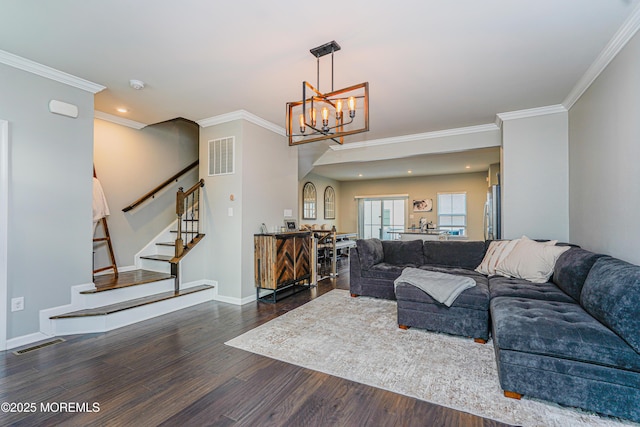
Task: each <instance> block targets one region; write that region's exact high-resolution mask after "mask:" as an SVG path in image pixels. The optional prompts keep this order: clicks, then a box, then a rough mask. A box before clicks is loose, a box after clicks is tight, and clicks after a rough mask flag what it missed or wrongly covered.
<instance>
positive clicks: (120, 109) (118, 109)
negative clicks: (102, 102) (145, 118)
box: [116, 107, 129, 113]
mask: <svg viewBox="0 0 640 427" xmlns="http://www.w3.org/2000/svg"><path fill="white" fill-rule="evenodd" d="M116 110H117V111H118V113H128V112H129V110H127V109H126V108H124V107H120V108H116Z"/></svg>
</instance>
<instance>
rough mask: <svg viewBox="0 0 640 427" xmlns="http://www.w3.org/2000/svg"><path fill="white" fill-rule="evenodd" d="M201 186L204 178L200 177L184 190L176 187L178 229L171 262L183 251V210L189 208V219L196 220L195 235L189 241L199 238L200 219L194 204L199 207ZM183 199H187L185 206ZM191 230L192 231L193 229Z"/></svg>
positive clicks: (179, 256)
mask: <svg viewBox="0 0 640 427" xmlns="http://www.w3.org/2000/svg"><path fill="white" fill-rule="evenodd" d="M201 187H204V179H200V181H198V182H196V183H195V184H194V185H193V186H192V187H191V188H189V189H188V190H187V191H184V190H183V189H182V187H180V188H179V189H178V192H177V193H176V216H177V217H178V230H177V237H176V243H175V258H174V259H173V260H172V261H171V262H172V263H174V260H175V261H179V259H180V258H181V257H182V255H183V254H184V253H185V245H184V241H183V240H182V221H183V215H184V214H185V212H187V210H191V215H192V218H191V219H192V220H193V219H196V220H197V221H196V224H197V229H196V231H195V234H196V236H195V237H194V238H193V239H192V240H191V242H194V241H195V243H197V241H198V240H199V239H200V238H201V233H200V221H199V219H200V214H199V211H196V206H197V207H198V209H199V203H200V188H201ZM196 192H198V193H197V197H196ZM189 197H191V203H189ZM185 201H187V204H186V205H187V206H185ZM195 215H197V218H193V217H194V216H195ZM191 231H192V232H193V230H191ZM191 242H189V243H191ZM187 245H188V244H187Z"/></svg>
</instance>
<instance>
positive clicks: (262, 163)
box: [191, 120, 298, 303]
mask: <svg viewBox="0 0 640 427" xmlns="http://www.w3.org/2000/svg"><path fill="white" fill-rule="evenodd" d="M229 136H235V173H234V174H230V175H221V176H208V151H207V150H208V148H207V147H208V141H210V140H213V139H216V138H225V137H229ZM200 174H201V177H202V178H204V179H205V181H206V184H205V198H206V204H205V209H206V217H207V222H206V224H205V233H206V234H207V236H206V237H205V239H204V240H202V242H201V243H200V245H203V248H202V250H201V251H200V252H199V253H198V255H197V256H198V257H199V259H201V260H202V262H203V263H205V264H206V273H205V274H206V279H209V280H214V281H216V282H217V283H218V298H219V299H221V300H226V301H229V302H233V303H241V302H246V301H250V300H251V299H253V298H255V282H254V273H253V254H254V245H253V235H254V234H255V233H259V232H260V224H261V223H263V222H264V223H265V225H267V227H269V228H271V227H272V226H274V225H278V226H279V225H281V224H283V219H284V210H285V209H291V210H292V211H293V213H294V214H295V212H296V206H297V188H298V156H297V148H295V147H289V146H288V144H287V141H286V139H285V138H284V137H282V136H281V135H278V134H275V133H273V132H271V131H268V130H266V129H263V128H261V127H258V126H256V125H254V124H252V123H250V122H248V121H245V120H235V121H232V122H228V123H223V124H219V125H215V126H209V127H203V128H201V130H200ZM232 195H233V200H231V196H232ZM229 209H232V212H233V216H229V213H230V212H229ZM191 262H193V260H192V261H191Z"/></svg>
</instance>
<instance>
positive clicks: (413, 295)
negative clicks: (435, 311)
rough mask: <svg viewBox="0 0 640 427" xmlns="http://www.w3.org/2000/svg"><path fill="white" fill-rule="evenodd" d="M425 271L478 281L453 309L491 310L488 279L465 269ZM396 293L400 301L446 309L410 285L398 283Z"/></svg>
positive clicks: (456, 301)
mask: <svg viewBox="0 0 640 427" xmlns="http://www.w3.org/2000/svg"><path fill="white" fill-rule="evenodd" d="M423 269H424V270H429V271H438V272H441V273H448V274H455V275H458V276H465V277H470V278H472V279H474V280H475V281H476V286H474V287H472V288H469V289H466V290H464V291H463V292H462V293H461V294H460V295H458V297H457V298H456V299H455V300H454V301H453V304H451V307H452V308H453V307H461V308H462V307H464V308H468V309H472V310H485V311H486V310H489V286H488V282H487V278H486V277H485V276H483V275H481V274H478V273H475V272H474V271H471V270H464V269H444V268H442V269H430V268H423ZM395 291H396V299H398V300H404V301H414V302H420V303H428V304H436V305H439V306H442V307H444V304H441V303H439V302H438V301H436V300H435V299H433V298H432V297H431V296H430V295H429V294H427V293H426V292H425V291H423V290H422V289H420V288H418V287H416V286H413V285H410V284H408V283H404V282H400V283H398V284H397V285H396V289H395Z"/></svg>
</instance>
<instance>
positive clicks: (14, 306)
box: [11, 297, 24, 311]
mask: <svg viewBox="0 0 640 427" xmlns="http://www.w3.org/2000/svg"><path fill="white" fill-rule="evenodd" d="M20 310H24V297H18V298H11V311H20Z"/></svg>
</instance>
